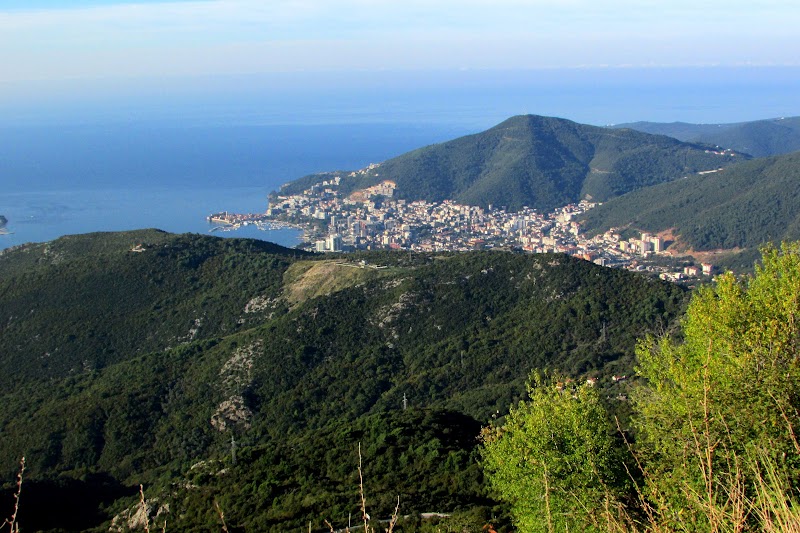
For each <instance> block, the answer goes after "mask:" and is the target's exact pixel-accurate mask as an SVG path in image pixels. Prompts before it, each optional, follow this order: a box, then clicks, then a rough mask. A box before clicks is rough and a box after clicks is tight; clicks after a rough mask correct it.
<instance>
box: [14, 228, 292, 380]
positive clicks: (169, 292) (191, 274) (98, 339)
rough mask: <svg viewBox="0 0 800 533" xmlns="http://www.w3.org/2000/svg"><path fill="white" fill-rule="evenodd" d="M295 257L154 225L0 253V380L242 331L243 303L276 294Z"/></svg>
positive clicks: (46, 374)
mask: <svg viewBox="0 0 800 533" xmlns="http://www.w3.org/2000/svg"><path fill="white" fill-rule="evenodd" d="M137 246H139V248H138V250H140V251H138V252H136V251H132V250H134V249H137V248H136V247H137ZM296 255H301V256H302V255H305V254H304V253H302V252H297V251H295V250H290V249H286V248H283V247H281V246H277V245H274V244H271V243H267V242H263V241H255V240H233V241H227V240H222V239H208V238H203V237H200V236H197V235H170V234H167V233H164V232H161V231H158V230H142V231H134V232H125V233H108V234H89V235H80V236H66V237H62V238H60V239H58V240H55V241H53V242H50V243H43V244H29V245H25V247H23V248H22V249H21V250H16V251H13V252H6V253H3V254H2V255H0V271H2V272H3V277H2V279H0V295H2V306H0V353H2V354H3V357H2V358H0V386H2V387H7V386H9V385H11V384H13V383H15V382H17V381H18V380H20V379H25V378H32V377H36V378H37V379H46V378H51V377H53V378H61V377H65V376H67V375H71V374H76V373H77V374H80V373H81V372H85V371H87V370H92V369H100V368H103V367H105V366H107V365H110V364H113V363H116V362H119V361H121V360H124V359H125V358H129V357H131V356H133V355H135V354H142V353H147V352H149V351H154V350H163V349H165V348H168V347H170V346H176V345H179V344H182V343H187V342H189V341H192V340H199V339H205V338H214V337H217V336H221V335H225V334H228V333H231V332H234V331H237V330H238V329H242V328H243V327H244V326H246V325H247V324H248V323H250V322H252V321H253V320H254V319H255V318H256V317H259V316H260V314H259V313H246V312H245V311H244V309H245V308H246V306H247V304H248V302H249V301H250V300H251V299H254V298H258V299H260V300H264V301H266V300H269V299H270V298H276V297H277V296H278V295H279V292H278V291H279V290H280V288H281V283H282V274H283V272H284V270H285V269H286V268H287V267H288V266H289V264H290V262H291V259H290V258H291V257H294V256H296ZM66 310H68V312H67V311H66Z"/></svg>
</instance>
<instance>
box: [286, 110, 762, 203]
mask: <svg viewBox="0 0 800 533" xmlns="http://www.w3.org/2000/svg"><path fill="white" fill-rule="evenodd" d="M748 158H749V156H746V155H744V154H737V155H736V156H734V157H731V155H730V154H724V155H721V154H718V153H715V152H714V151H711V150H709V146H704V145H699V144H690V143H684V142H680V141H677V140H675V139H672V138H669V137H665V136H662V135H650V134H646V133H641V132H638V131H634V130H612V129H608V128H599V127H595V126H588V125H584V124H578V123H575V122H572V121H569V120H565V119H560V118H552V117H541V116H535V115H526V116H517V117H512V118H510V119H508V120H506V121H504V122H503V123H501V124H498V125H497V126H495V127H493V128H491V129H489V130H487V131H484V132H481V133H477V134H475V135H468V136H466V137H461V138H458V139H455V140H453V141H449V142H446V143H442V144H436V145H432V146H427V147H424V148H420V149H418V150H414V151H412V152H408V153H406V154H403V155H400V156H398V157H396V158H393V159H390V160H388V161H385V162H384V163H382V164H381V165H380V166H379V167H377V168H374V169H370V170H368V171H365V172H363V173H359V174H357V175H356V176H353V177H350V176H349V173H347V172H335V173H323V174H315V175H311V176H307V177H305V178H301V179H299V180H296V181H294V182H291V183H289V184H287V185H284V186H283V187H282V188H281V191H280V193H281V194H298V193H301V192H302V191H303V190H304V189H306V188H308V187H309V186H310V185H312V184H314V183H318V182H321V181H323V180H328V179H330V178H331V177H332V176H340V177H342V184H341V186H340V188H341V190H342V191H343V192H345V193H348V192H351V191H354V190H357V189H361V188H364V187H368V186H371V185H375V184H376V183H379V182H380V181H383V180H387V179H388V180H393V181H395V182H396V183H397V185H398V189H397V195H398V196H399V197H400V198H404V199H408V200H427V201H442V200H454V201H456V202H458V203H461V204H467V205H480V206H483V207H486V206H488V205H489V204H493V205H494V206H497V207H500V206H505V207H506V208H507V209H509V210H517V209H519V208H521V207H523V206H528V207H532V208H536V209H540V210H543V211H549V210H552V209H554V208H556V207H561V206H563V205H566V204H569V203H574V202H578V201H580V200H583V199H592V200H595V201H605V200H607V199H609V198H613V197H616V196H619V195H621V194H625V193H627V192H630V191H633V190H637V189H641V188H644V187H648V186H651V185H655V184H658V183H663V182H668V181H672V180H675V179H678V178H681V177H684V176H686V175H690V174H694V173H696V172H699V171H704V170H711V169H716V168H720V167H726V166H729V165H732V164H735V163H737V162H739V161H742V160H745V159H748Z"/></svg>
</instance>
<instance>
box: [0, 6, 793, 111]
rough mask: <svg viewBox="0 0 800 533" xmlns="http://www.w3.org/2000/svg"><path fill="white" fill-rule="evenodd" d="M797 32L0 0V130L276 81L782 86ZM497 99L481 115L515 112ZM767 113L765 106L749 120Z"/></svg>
mask: <svg viewBox="0 0 800 533" xmlns="http://www.w3.org/2000/svg"><path fill="white" fill-rule="evenodd" d="M797 28H800V2H797V1H796V0H759V1H758V2H753V1H752V0H748V1H741V0H727V1H723V0H704V1H703V2H698V1H697V0H691V1H689V0H667V1H664V0H659V1H655V0H188V1H164V0H133V1H131V0H128V1H119V0H0V125H2V124H4V123H5V124H8V123H10V122H19V123H27V122H30V121H33V120H40V117H45V118H44V119H43V120H50V118H49V117H56V116H58V115H64V116H65V117H66V118H64V119H63V120H65V121H71V120H72V121H74V120H75V117H86V116H88V115H90V114H92V113H94V114H95V115H97V116H98V117H101V116H102V117H106V116H113V117H116V118H115V120H117V119H119V120H129V119H130V118H131V117H132V116H138V115H142V114H143V111H142V110H143V109H144V107H145V106H149V108H148V110H147V112H148V113H149V112H151V109H152V108H154V106H160V107H161V108H162V109H164V110H167V111H165V112H166V113H167V115H165V116H167V117H168V118H169V117H172V118H176V119H177V118H181V117H178V116H176V115H169V113H174V110H175V109H178V108H181V106H182V107H183V108H187V109H188V108H189V107H191V106H194V107H193V109H195V110H202V114H203V116H206V115H208V114H209V113H212V112H215V109H213V107H214V106H216V107H217V109H216V111H218V114H219V115H220V117H222V118H221V120H224V118H225V115H226V114H227V113H230V112H232V111H231V110H232V109H234V108H235V107H236V106H237V105H239V103H238V101H239V100H242V101H244V100H246V99H250V101H255V100H254V97H253V95H254V94H255V93H257V92H258V91H261V93H264V90H265V89H266V90H269V91H283V95H282V97H285V98H287V100H286V103H283V101H281V100H278V99H275V98H272V97H271V96H270V97H269V98H267V100H268V101H270V102H273V103H274V105H273V107H274V108H275V109H277V110H278V111H280V110H282V109H283V108H288V107H290V106H297V105H304V104H303V102H304V98H306V97H305V96H303V95H304V94H306V93H307V94H308V97H307V98H306V99H307V100H311V99H312V98H316V99H317V100H319V99H320V94H321V93H322V92H324V91H323V90H328V89H330V91H334V90H339V93H337V94H338V96H336V98H338V99H333V97H331V101H330V103H329V105H328V107H329V108H331V109H341V108H342V107H343V106H345V105H352V106H353V108H354V109H355V110H356V111H357V108H358V105H359V104H358V102H357V101H353V102H349V101H346V99H347V94H346V93H347V90H349V89H358V90H361V91H364V90H366V89H369V87H370V85H371V84H372V85H374V89H376V90H377V91H385V92H386V93H391V92H392V91H394V90H395V89H397V88H398V87H401V86H403V85H405V87H406V88H409V87H410V88H418V89H422V88H433V89H439V88H443V87H444V88H453V87H458V88H463V87H465V86H469V85H470V84H472V85H473V86H477V85H480V86H481V88H483V87H486V88H492V87H491V86H492V84H494V86H496V87H500V86H503V84H506V85H505V88H508V87H510V86H511V85H513V84H517V85H518V86H519V87H523V88H525V87H528V86H530V84H531V83H534V82H532V81H531V80H532V79H533V78H535V84H537V85H536V86H537V87H541V86H542V84H544V85H547V84H548V83H550V82H549V81H548V80H550V79H553V80H555V81H557V82H558V83H561V84H562V86H564V87H567V86H568V85H569V79H570V76H576V77H577V78H580V83H582V84H583V87H584V88H586V87H591V86H592V84H594V83H597V84H602V83H603V81H602V79H603V76H604V74H603V73H602V72H601V73H599V74H598V71H608V72H611V73H612V75H611V76H610V77H608V79H611V80H613V82H614V83H617V84H625V83H626V76H627V77H629V78H630V77H631V76H634V74H626V72H632V73H635V81H636V83H637V84H642V83H645V84H646V83H649V82H648V81H647V79H648V76H649V77H650V78H651V79H652V80H653V83H660V84H661V85H662V86H663V85H664V84H667V83H669V81H670V78H671V77H672V76H673V73H674V76H675V77H676V78H677V77H678V76H679V75H680V76H682V77H683V80H684V89H685V90H689V89H691V86H692V84H693V83H694V81H693V80H694V78H692V74H691V73H690V75H688V77H687V75H686V72H687V71H686V69H687V68H688V69H703V70H704V74H703V75H702V76H700V77H699V78H698V79H699V80H700V81H701V83H713V82H715V80H717V79H718V80H720V83H724V81H725V77H726V76H731V75H733V76H735V77H736V80H735V81H736V83H739V84H742V83H744V84H750V83H758V82H759V80H761V79H763V76H762V74H763V73H764V70H763V69H764V68H770V69H772V70H771V71H770V72H769V76H770V83H773V82H774V80H776V79H777V80H778V82H775V83H773V85H775V86H780V79H781V77H782V76H783V74H781V73H780V72H778V71H776V70H775V69H778V70H785V71H787V72H789V71H791V72H790V74H787V76H789V77H791V83H790V84H786V85H785V88H786V91H788V92H790V89H792V88H794V87H796V86H797V85H798V83H800V54H797V50H800V32H798V31H797ZM786 67H789V68H786ZM731 68H733V69H735V72H734V71H731V70H730V69H731ZM709 69H710V71H711V73H710V74H709ZM759 69H762V70H759ZM647 71H650V72H651V73H650V74H648V73H647ZM548 72H549V73H552V72H557V73H558V74H557V75H555V76H554V75H553V74H548ZM587 72H588V74H587ZM731 72H733V74H731ZM508 73H516V74H515V77H510V76H509V75H508ZM519 73H522V75H519ZM531 73H533V74H531ZM577 78H576V79H577ZM565 80H566V81H565ZM595 80H596V81H595ZM526 84H527V85H526ZM496 87H495V88H496ZM313 90H316V93H315V94H312V92H313ZM248 91H249V93H248ZM303 91H306V93H303ZM330 91H329V92H330ZM554 91H558V89H554ZM709 92H710V93H711V94H719V90H717V89H714V90H713V91H709ZM788 92H787V94H788ZM261 93H259V95H258V98H262V100H263V99H264V98H265V97H264V96H263V94H261ZM275 94H277V93H275ZM609 94H611V93H609ZM765 94H766V93H765ZM287 95H288V96H287ZM298 95H299V96H298ZM323 96H325V95H323ZM784 96H785V95H784ZM442 98H443V99H445V100H444V101H445V102H446V98H448V97H445V96H442ZM223 99H227V100H225V101H224V102H223ZM784 100H786V101H789V103H790V104H792V105H783V104H781V106H779V108H778V109H779V111H780V113H784V112H788V113H789V114H796V113H797V111H796V109H795V107H796V106H794V105H793V104H794V102H795V100H794V99H793V98H792V97H791V96H785V98H784ZM387 101H388V100H387ZM740 101H741V100H731V103H730V105H729V106H728V107H729V108H732V109H734V110H738V111H742V112H739V113H734V114H732V113H719V115H720V117H719V118H714V117H712V119H714V120H727V117H729V116H730V117H732V119H737V120H738V119H745V118H748V117H749V115H747V114H746V113H744V112H743V110H746V109H747V108H748V106H747V105H746V103H745V105H743V104H740ZM136 102H139V103H138V104H137V103H136ZM192 102H194V103H192ZM217 102H219V103H218V104H217ZM298 102H300V104H298ZM184 104H186V105H184ZM403 105H405V104H404V103H403V102H402V101H398V102H397V103H396V104H395V106H396V107H398V106H399V107H402V106H403ZM436 105H437V106H439V105H440V104H438V103H437V104H436ZM477 105H478V104H474V106H477ZM81 106H83V107H81ZM137 106H138V107H137ZM90 107H91V109H89V108H90ZM240 107H241V109H240V110H239V114H240V115H243V114H247V113H249V112H250V111H249V110H248V109H245V107H244V106H243V105H241V106H240ZM429 107H430V106H429ZM507 107H508V108H509V109H508V110H506V109H505V108H504V109H503V111H502V112H501V111H498V112H496V113H495V114H496V115H498V116H499V115H500V114H502V113H504V112H511V111H512V110H513V112H516V111H518V110H522V107H520V106H512V105H509V106H507ZM261 108H262V109H263V105H262V106H261ZM532 109H534V110H540V109H542V110H545V111H547V110H548V108H547V107H546V106H532ZM784 109H786V110H787V111H784ZM97 110H100V111H97ZM553 112H562V111H560V110H559V109H555V110H554V111H553ZM775 112H778V111H775ZM104 113H105V114H104ZM562 113H563V112H562ZM765 113H767V114H771V113H774V112H773V111H772V110H764V109H758V110H753V113H752V114H753V115H754V116H758V117H759V118H760V117H761V115H764V114H765ZM65 114H67V115H69V116H67V115H65ZM318 114H319V113H318ZM595 115H596V117H597V120H605V119H607V118H608V117H606V115H609V116H613V117H617V115H618V113H610V112H609V113H606V114H602V113H594V115H592V116H595ZM601 115H602V116H601ZM670 116H672V115H670ZM770 116H771V115H770ZM681 117H682V118H683V119H686V118H688V119H693V118H695V117H694V115H693V114H692V113H689V112H687V113H685V114H684V115H681ZM578 118H583V117H578ZM590 118H591V117H590ZM699 118H704V119H708V117H698V120H699ZM54 120H55V119H54ZM59 120H61V119H59ZM103 120H106V118H103Z"/></svg>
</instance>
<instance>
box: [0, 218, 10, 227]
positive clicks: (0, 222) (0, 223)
mask: <svg viewBox="0 0 800 533" xmlns="http://www.w3.org/2000/svg"><path fill="white" fill-rule="evenodd" d="M6 224H8V219H7V218H6V217H4V216H3V215H0V228H2V227H4V226H5V225H6Z"/></svg>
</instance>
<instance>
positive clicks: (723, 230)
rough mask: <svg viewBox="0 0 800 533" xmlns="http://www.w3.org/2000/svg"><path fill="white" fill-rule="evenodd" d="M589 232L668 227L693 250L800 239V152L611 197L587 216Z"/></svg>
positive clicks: (757, 244)
mask: <svg viewBox="0 0 800 533" xmlns="http://www.w3.org/2000/svg"><path fill="white" fill-rule="evenodd" d="M582 225H583V227H584V228H585V230H586V231H587V232H589V233H590V234H591V233H602V232H603V231H605V230H607V229H609V228H612V227H617V228H634V229H637V230H639V231H648V232H651V233H657V232H662V231H667V230H669V231H670V232H671V233H672V234H674V235H676V236H677V238H678V240H679V243H680V244H681V245H683V246H684V247H689V248H692V249H694V250H700V251H702V250H714V249H733V248H757V247H758V246H760V245H761V244H763V243H765V242H767V241H775V242H777V241H781V240H794V239H798V238H800V152H796V153H792V154H788V155H782V156H775V157H769V158H763V159H755V160H752V161H748V162H745V163H742V164H741V165H737V166H735V167H731V168H726V169H724V170H721V171H719V172H716V173H711V174H705V175H702V176H690V177H688V178H686V179H683V180H678V181H675V182H672V183H665V184H662V185H658V186H655V187H650V188H648V189H646V190H642V191H635V192H632V193H630V194H627V195H624V196H621V197H619V198H615V199H613V200H610V201H609V202H607V203H605V204H603V205H602V206H600V207H597V208H595V209H593V210H591V211H589V212H588V213H586V214H585V215H584V218H583V221H582Z"/></svg>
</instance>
